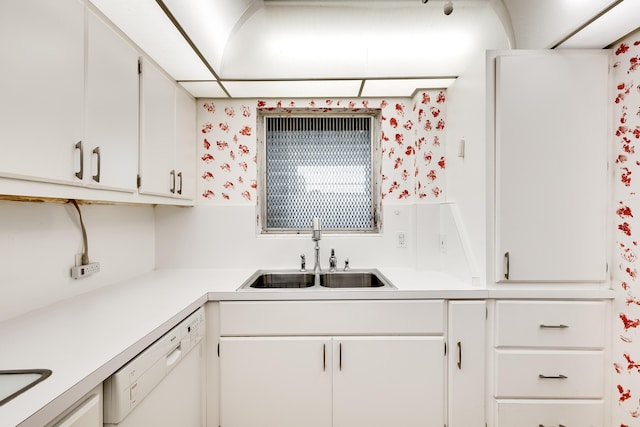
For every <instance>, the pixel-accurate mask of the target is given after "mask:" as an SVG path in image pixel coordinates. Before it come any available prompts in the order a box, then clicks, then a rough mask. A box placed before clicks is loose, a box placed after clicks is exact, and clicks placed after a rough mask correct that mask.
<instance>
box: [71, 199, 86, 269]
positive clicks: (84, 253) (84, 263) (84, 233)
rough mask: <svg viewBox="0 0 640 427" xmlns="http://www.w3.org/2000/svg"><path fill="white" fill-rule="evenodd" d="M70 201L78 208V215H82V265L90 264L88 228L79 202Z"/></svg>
mask: <svg viewBox="0 0 640 427" xmlns="http://www.w3.org/2000/svg"><path fill="white" fill-rule="evenodd" d="M69 202H71V203H72V204H73V206H75V208H76V210H77V211H78V216H79V217H80V227H81V228H82V244H83V248H84V249H83V251H82V265H87V264H89V243H88V242H87V229H86V228H85V227H84V221H83V220H82V212H81V211H80V206H78V202H76V201H75V200H74V199H69Z"/></svg>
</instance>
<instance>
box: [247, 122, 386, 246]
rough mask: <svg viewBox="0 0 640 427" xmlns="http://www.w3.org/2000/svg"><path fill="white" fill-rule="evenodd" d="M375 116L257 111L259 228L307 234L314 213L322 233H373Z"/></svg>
mask: <svg viewBox="0 0 640 427" xmlns="http://www.w3.org/2000/svg"><path fill="white" fill-rule="evenodd" d="M378 117H379V115H377V114H374V113H372V112H369V113H367V114H360V115H353V114H350V115H347V114H342V115H336V114H331V115H320V114H318V115H310V114H309V113H307V115H302V114H294V113H292V114H271V115H269V114H264V115H262V116H261V120H260V121H261V122H262V123H261V125H262V127H263V132H262V135H263V140H262V141H261V150H260V153H261V159H260V165H259V167H260V170H261V173H260V176H261V178H262V182H261V183H260V201H259V203H260V210H261V217H262V231H263V232H264V233H270V232H289V233H291V232H306V231H309V230H310V229H311V222H312V219H313V218H315V217H318V218H320V219H321V223H322V229H323V230H325V231H327V230H329V231H334V232H376V231H378V225H377V223H378V221H377V217H376V206H377V201H378V196H377V194H378V185H377V181H378V180H377V175H376V174H379V167H378V165H379V162H378V161H377V160H376V157H377V156H376V153H378V151H379V150H377V149H376V145H375V144H374V141H375V138H374V134H375V132H374V128H376V125H375V119H376V118H378Z"/></svg>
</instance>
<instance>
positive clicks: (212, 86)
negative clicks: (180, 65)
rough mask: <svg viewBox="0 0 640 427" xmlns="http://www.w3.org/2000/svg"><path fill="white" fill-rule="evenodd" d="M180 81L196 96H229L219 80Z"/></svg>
mask: <svg viewBox="0 0 640 427" xmlns="http://www.w3.org/2000/svg"><path fill="white" fill-rule="evenodd" d="M179 83H180V85H181V86H182V87H183V88H185V89H186V90H187V91H188V92H189V93H190V94H191V95H192V96H193V97H195V98H227V94H226V93H225V92H224V90H223V89H222V88H221V87H220V85H219V84H218V82H217V81H206V82H179Z"/></svg>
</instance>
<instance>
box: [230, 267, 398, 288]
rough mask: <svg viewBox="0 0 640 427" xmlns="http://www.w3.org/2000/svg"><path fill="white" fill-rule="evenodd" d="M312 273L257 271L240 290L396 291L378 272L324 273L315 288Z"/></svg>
mask: <svg viewBox="0 0 640 427" xmlns="http://www.w3.org/2000/svg"><path fill="white" fill-rule="evenodd" d="M314 280H315V276H314V274H313V273H312V272H309V271H307V272H300V271H275V270H274V271H267V270H258V271H256V272H255V273H254V274H253V275H252V276H251V277H250V278H249V279H248V280H247V281H246V282H245V283H244V284H243V285H242V286H240V287H239V288H238V290H251V289H253V290H260V289H261V290H265V289H314V290H319V289H396V287H395V286H393V285H392V284H391V283H390V282H389V281H388V280H387V279H386V278H385V277H384V276H383V275H382V274H380V272H379V271H378V270H375V269H371V270H351V271H336V272H333V273H330V272H326V271H325V272H323V273H321V274H320V286H319V287H317V286H314Z"/></svg>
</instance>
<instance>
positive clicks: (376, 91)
mask: <svg viewBox="0 0 640 427" xmlns="http://www.w3.org/2000/svg"><path fill="white" fill-rule="evenodd" d="M454 81H455V78H453V77H451V78H437V79H376V80H365V83H364V88H363V90H362V96H367V97H371V96H373V97H381V96H386V97H410V96H411V95H413V92H415V90H416V89H440V88H446V87H449V85H450V84H451V83H453V82H454Z"/></svg>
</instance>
